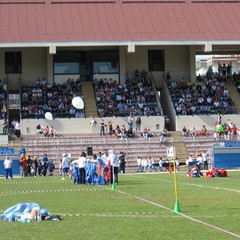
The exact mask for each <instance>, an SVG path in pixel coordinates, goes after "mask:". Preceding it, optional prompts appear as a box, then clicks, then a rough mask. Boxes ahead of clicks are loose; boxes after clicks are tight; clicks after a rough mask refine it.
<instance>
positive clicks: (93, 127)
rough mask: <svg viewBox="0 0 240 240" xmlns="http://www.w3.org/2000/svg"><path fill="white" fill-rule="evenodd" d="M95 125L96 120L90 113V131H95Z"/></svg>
mask: <svg viewBox="0 0 240 240" xmlns="http://www.w3.org/2000/svg"><path fill="white" fill-rule="evenodd" d="M96 125H97V121H96V119H95V117H94V115H91V117H90V133H93V132H95V131H96Z"/></svg>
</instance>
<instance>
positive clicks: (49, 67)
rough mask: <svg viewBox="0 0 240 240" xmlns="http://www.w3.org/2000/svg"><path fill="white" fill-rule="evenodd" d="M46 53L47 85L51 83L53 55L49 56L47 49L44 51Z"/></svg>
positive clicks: (52, 80)
mask: <svg viewBox="0 0 240 240" xmlns="http://www.w3.org/2000/svg"><path fill="white" fill-rule="evenodd" d="M46 51H47V81H48V82H49V83H53V82H54V79H53V55H52V54H49V49H48V48H47V49H46Z"/></svg>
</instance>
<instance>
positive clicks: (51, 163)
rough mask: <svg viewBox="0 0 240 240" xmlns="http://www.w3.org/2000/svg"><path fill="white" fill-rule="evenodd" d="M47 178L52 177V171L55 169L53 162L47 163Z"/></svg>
mask: <svg viewBox="0 0 240 240" xmlns="http://www.w3.org/2000/svg"><path fill="white" fill-rule="evenodd" d="M48 163H49V176H53V171H54V169H55V164H54V163H53V161H49V162H48Z"/></svg>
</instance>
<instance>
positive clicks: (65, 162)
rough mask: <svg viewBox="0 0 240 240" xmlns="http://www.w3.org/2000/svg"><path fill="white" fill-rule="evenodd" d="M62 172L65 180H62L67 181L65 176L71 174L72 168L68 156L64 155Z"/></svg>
mask: <svg viewBox="0 0 240 240" xmlns="http://www.w3.org/2000/svg"><path fill="white" fill-rule="evenodd" d="M62 157H63V158H62V172H63V178H62V180H65V176H66V175H67V174H69V168H70V160H69V158H68V156H67V154H65V153H63V154H62Z"/></svg>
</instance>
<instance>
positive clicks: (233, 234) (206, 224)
mask: <svg viewBox="0 0 240 240" xmlns="http://www.w3.org/2000/svg"><path fill="white" fill-rule="evenodd" d="M102 187H103V188H106V187H105V186H102ZM115 191H117V192H119V193H121V194H124V195H127V196H129V197H133V198H136V199H138V200H140V201H143V202H146V203H149V204H151V205H154V206H157V207H160V208H163V209H165V210H167V211H171V212H173V210H172V209H170V208H168V207H165V206H163V205H161V204H158V203H155V202H152V201H149V200H147V199H144V198H141V197H138V196H134V195H131V194H129V193H125V192H123V191H119V190H115ZM177 214H178V215H180V216H182V217H184V218H186V219H188V220H191V221H193V222H197V223H200V224H202V225H205V226H208V227H211V228H213V229H216V230H218V231H220V232H223V233H226V234H229V235H231V236H234V237H236V238H240V235H239V234H236V233H233V232H230V231H227V230H225V229H223V228H219V227H216V226H214V225H212V224H209V223H206V222H203V221H200V220H198V219H195V218H193V217H190V216H187V215H185V214H183V213H177Z"/></svg>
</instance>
